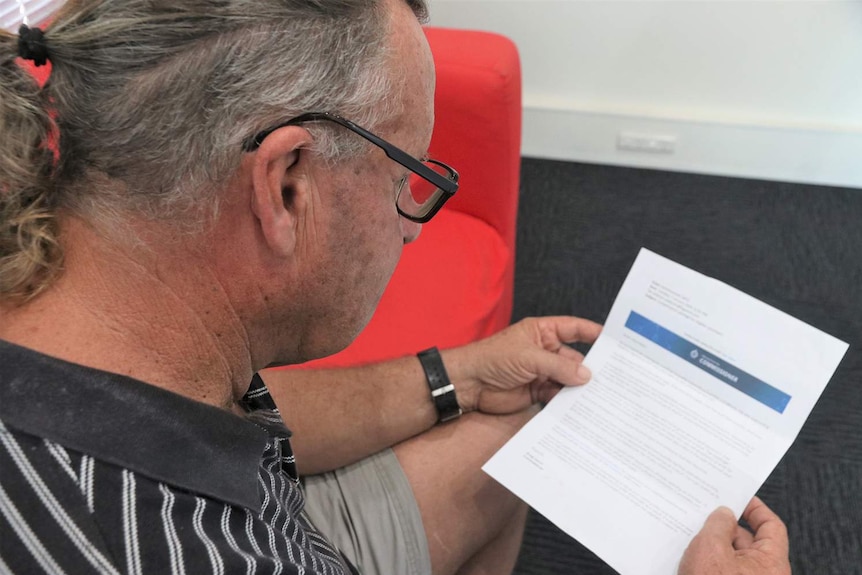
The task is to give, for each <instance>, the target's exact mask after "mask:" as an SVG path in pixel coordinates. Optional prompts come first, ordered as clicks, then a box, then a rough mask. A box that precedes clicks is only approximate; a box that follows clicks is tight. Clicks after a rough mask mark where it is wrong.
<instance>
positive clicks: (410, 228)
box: [401, 218, 422, 244]
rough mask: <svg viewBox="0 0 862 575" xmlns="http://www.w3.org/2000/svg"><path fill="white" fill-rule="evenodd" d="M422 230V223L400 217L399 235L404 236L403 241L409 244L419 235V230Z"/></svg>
mask: <svg viewBox="0 0 862 575" xmlns="http://www.w3.org/2000/svg"><path fill="white" fill-rule="evenodd" d="M421 231H422V224H419V223H416V222H413V221H410V220H408V219H407V218H401V236H402V237H403V238H404V243H405V244H409V243H410V242H412V241H414V240H415V239H416V238H418V237H419V232H421Z"/></svg>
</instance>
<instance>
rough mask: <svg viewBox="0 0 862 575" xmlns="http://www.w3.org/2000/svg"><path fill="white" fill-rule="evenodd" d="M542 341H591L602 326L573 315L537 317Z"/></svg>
mask: <svg viewBox="0 0 862 575" xmlns="http://www.w3.org/2000/svg"><path fill="white" fill-rule="evenodd" d="M538 321H539V325H540V329H541V330H542V336H543V337H542V339H543V341H545V340H547V339H554V340H556V341H559V342H566V343H574V342H577V341H579V342H584V343H593V342H594V341H596V338H597V337H599V334H600V333H601V331H602V326H601V325H600V324H597V323H596V322H594V321H590V320H588V319H584V318H580V317H573V316H551V317H544V318H539V320H538Z"/></svg>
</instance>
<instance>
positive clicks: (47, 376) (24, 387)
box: [0, 341, 352, 575]
mask: <svg viewBox="0 0 862 575" xmlns="http://www.w3.org/2000/svg"><path fill="white" fill-rule="evenodd" d="M242 405H243V407H244V408H245V409H246V411H247V417H245V418H243V417H239V416H237V415H234V414H232V413H229V412H227V411H224V410H220V409H218V408H215V407H212V406H208V405H205V404H202V403H198V402H195V401H192V400H190V399H187V398H185V397H182V396H180V395H176V394H173V393H170V392H168V391H165V390H163V389H160V388H157V387H155V386H152V385H148V384H146V383H142V382H140V381H137V380H134V379H131V378H128V377H123V376H120V375H116V374H112V373H107V372H103V371H98V370H94V369H90V368H87V367H83V366H80V365H76V364H72V363H67V362H64V361H61V360H58V359H55V358H52V357H48V356H45V355H43V354H39V353H37V352H34V351H32V350H29V349H25V348H22V347H19V346H15V345H12V344H10V343H7V342H3V341H0V574H5V573H25V574H30V573H48V574H50V575H60V574H63V573H71V574H79V573H110V574H113V573H128V574H130V575H131V574H138V573H158V574H168V573H169V574H174V575H182V574H188V575H198V574H200V573H218V574H222V573H226V574H234V573H245V574H249V575H250V574H253V573H267V574H275V575H279V574H285V575H289V574H325V575H330V574H331V575H345V574H347V573H351V572H352V567H350V566H349V565H348V564H347V563H346V561H345V560H344V559H343V557H342V556H341V554H340V553H339V552H338V551H337V550H336V549H335V548H334V547H333V546H332V545H331V544H330V543H328V542H327V541H326V539H325V538H324V537H323V536H321V535H320V534H319V533H318V532H317V531H316V530H315V529H314V527H313V526H312V525H311V524H310V522H309V521H308V519H307V518H306V515H305V513H304V511H303V507H304V500H303V495H302V491H301V490H300V488H299V481H298V479H297V474H296V466H295V464H294V459H293V454H292V452H291V449H290V442H289V437H290V432H289V431H288V430H287V428H286V427H285V426H284V424H283V423H282V420H281V417H280V416H279V414H278V410H277V409H276V407H275V404H274V403H273V401H272V398H271V397H270V395H269V392H268V391H267V389H266V387H265V386H264V384H263V381H262V380H261V379H260V378H259V377H257V376H255V378H254V380H253V382H252V385H251V387H250V389H249V391H248V393H247V394H246V396H245V397H244V399H243V402H242Z"/></svg>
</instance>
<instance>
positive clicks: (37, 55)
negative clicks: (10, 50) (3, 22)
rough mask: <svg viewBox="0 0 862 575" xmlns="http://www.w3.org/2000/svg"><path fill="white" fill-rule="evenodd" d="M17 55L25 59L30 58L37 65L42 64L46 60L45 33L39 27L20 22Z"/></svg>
mask: <svg viewBox="0 0 862 575" xmlns="http://www.w3.org/2000/svg"><path fill="white" fill-rule="evenodd" d="M18 55H19V56H21V57H22V58H24V59H25V60H32V61H33V63H34V64H36V66H37V67H38V66H44V65H45V64H46V63H47V62H48V45H47V44H46V43H45V33H44V32H42V30H41V29H40V28H30V27H29V26H27V25H26V24H21V27H20V28H18Z"/></svg>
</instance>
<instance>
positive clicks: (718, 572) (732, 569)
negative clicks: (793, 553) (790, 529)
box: [679, 497, 790, 575]
mask: <svg viewBox="0 0 862 575" xmlns="http://www.w3.org/2000/svg"><path fill="white" fill-rule="evenodd" d="M742 517H743V518H744V519H745V520H746V521H747V522H748V524H749V525H751V528H752V529H753V530H754V533H753V534H752V533H751V532H750V531H748V530H747V529H744V528H743V527H741V526H740V525H739V524H738V523H737V522H736V517H735V516H734V515H733V512H732V511H730V510H729V509H727V508H726V507H720V508H719V509H717V510H715V511H713V512H712V514H711V515H710V516H709V517H708V518H707V520H706V523H704V525H703V529H701V530H700V533H698V534H697V535H696V536H695V538H694V539H692V541H691V543H690V544H689V546H688V549H686V551H685V554H683V556H682V561H681V562H680V565H679V575H790V560H789V559H788V541H787V529H786V528H785V527H784V523H782V521H781V519H780V518H779V517H778V515H776V514H775V513H773V511H772V510H771V509H769V507H767V506H766V504H765V503H763V501H761V500H760V499H758V498H757V497H755V498H754V499H752V500H751V502H750V503H749V504H748V507H747V508H746V509H745V512H744V513H743V514H742Z"/></svg>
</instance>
